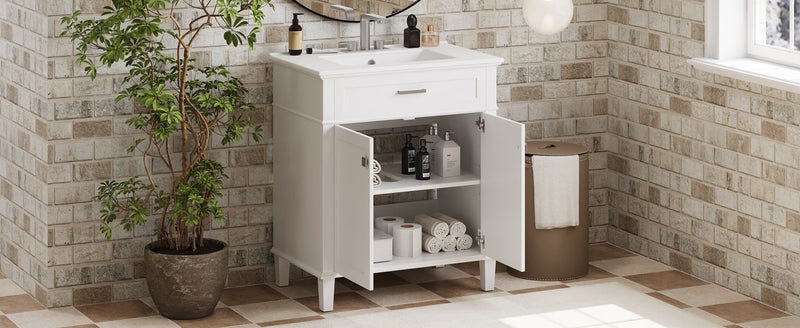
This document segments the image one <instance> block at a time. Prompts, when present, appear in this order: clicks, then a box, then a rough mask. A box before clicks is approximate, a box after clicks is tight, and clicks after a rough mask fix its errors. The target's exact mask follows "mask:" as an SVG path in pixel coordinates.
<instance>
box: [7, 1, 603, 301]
mask: <svg viewBox="0 0 800 328" xmlns="http://www.w3.org/2000/svg"><path fill="white" fill-rule="evenodd" d="M109 2H110V0H80V1H72V0H52V1H42V0H36V1H35V0H0V50H2V52H0V95H2V98H1V99H0V118H2V119H1V120H0V196H1V197H0V224H1V225H0V232H1V233H2V242H1V243H0V250H2V257H0V271H1V272H2V274H3V275H6V276H8V277H10V278H11V279H13V280H14V281H15V282H17V283H19V284H20V285H22V286H23V287H24V288H25V289H26V290H27V291H28V292H30V293H31V294H33V295H35V296H36V298H37V299H39V300H40V301H41V302H42V303H43V304H45V305H47V306H49V307H53V306H64V305H79V304H88V303H97V302H107V301H112V300H122V299H130V298H137V297H142V296H146V295H147V289H146V284H145V282H144V280H143V272H142V271H143V270H142V269H143V268H142V264H141V257H142V253H143V246H144V245H145V244H147V243H148V242H149V241H150V240H151V239H152V237H151V235H152V231H153V225H152V224H149V225H146V226H143V227H139V228H137V229H136V230H135V231H133V232H125V231H123V230H122V229H115V231H114V233H113V239H112V240H110V241H107V240H105V238H104V236H103V235H102V234H101V233H100V231H99V225H100V223H99V221H98V218H99V217H98V214H97V213H98V206H97V204H96V203H95V202H92V200H91V199H92V197H93V196H94V194H95V190H96V188H97V186H98V184H99V183H100V182H101V181H103V180H106V179H112V178H113V179H116V178H127V177H131V176H134V175H141V174H143V168H142V166H141V159H140V158H138V157H131V156H129V155H128V154H126V153H125V152H124V149H126V148H127V147H128V146H130V145H131V144H132V142H133V140H134V139H135V138H137V137H138V136H137V135H136V134H135V133H134V131H132V130H131V129H130V128H129V127H127V126H126V125H125V124H124V122H125V120H126V119H127V118H129V117H130V116H131V114H132V112H133V109H132V106H131V104H130V103H125V102H123V103H120V104H116V103H114V101H113V99H114V97H115V93H116V92H118V91H120V89H121V86H120V83H121V79H122V77H123V76H124V72H125V71H124V68H121V67H116V66H115V67H112V68H106V69H103V71H101V72H100V74H99V75H98V78H97V79H96V80H95V81H91V80H90V79H89V78H88V77H86V76H84V75H83V71H82V69H81V68H80V67H78V66H76V65H75V64H74V58H73V57H72V53H73V45H72V44H71V42H70V41H69V40H68V39H65V38H59V37H58V35H59V33H60V32H61V30H62V29H61V27H60V25H59V23H58V21H59V19H60V18H61V17H63V16H64V15H67V14H69V13H71V12H72V11H73V10H78V9H80V10H82V11H83V12H84V13H87V14H96V13H98V12H99V11H101V10H102V7H103V6H105V5H106V4H107V3H109ZM594 2H598V3H596V4H595V3H594ZM600 2H602V1H593V0H578V1H576V4H577V6H576V16H575V23H574V24H572V25H571V26H570V27H569V28H568V29H567V30H566V31H565V32H563V33H561V34H560V35H556V36H541V35H537V34H534V33H532V32H530V31H529V29H528V28H527V26H526V25H525V23H524V21H523V18H522V14H521V10H520V8H521V7H522V5H521V1H518V0H493V1H483V0H480V1H479V0H435V1H434V0H422V1H421V2H420V3H419V4H418V5H417V6H415V7H414V8H413V9H412V10H410V11H409V13H415V14H417V15H418V16H419V17H420V26H424V25H425V24H434V25H435V26H436V30H438V31H441V35H442V39H443V40H447V41H448V42H450V43H454V44H457V45H460V46H464V47H467V48H472V49H478V50H479V51H483V52H486V53H490V54H494V55H497V56H500V57H503V58H504V59H505V64H503V66H501V67H500V68H499V70H498V83H499V86H498V100H499V106H500V110H499V112H500V113H501V114H502V115H504V116H506V117H509V118H511V119H514V120H517V121H520V122H523V123H525V124H526V125H527V137H528V139H551V140H563V141H570V142H575V143H580V144H583V145H585V146H587V147H589V148H590V149H591V150H592V151H593V152H594V153H593V154H592V156H591V157H590V162H591V168H592V171H591V186H592V191H591V196H592V199H591V205H592V209H591V215H592V223H593V227H592V229H591V233H592V237H591V239H592V241H595V242H598V241H605V240H606V225H607V222H608V216H607V213H608V209H607V205H606V200H607V191H606V189H605V176H606V173H605V170H606V169H605V165H606V154H607V150H608V149H610V148H609V147H611V146H613V145H614V143H613V142H611V141H612V139H609V138H608V136H609V134H608V133H607V128H608V126H607V115H606V114H607V110H608V102H607V91H608V71H609V70H608V58H607V53H608V42H607V40H606V38H607V23H606V12H607V9H606V5H605V4H603V3H600ZM274 4H275V7H276V10H275V11H274V12H272V11H268V13H267V19H266V22H265V26H264V28H263V32H262V33H261V34H260V35H259V37H258V43H257V45H256V47H255V49H254V50H253V51H247V49H245V48H231V47H226V46H224V41H223V40H222V38H221V37H220V38H205V39H202V40H199V41H198V42H200V43H201V44H202V46H201V47H200V48H198V49H197V51H196V52H195V57H197V58H198V62H199V64H207V65H229V66H230V69H231V70H232V71H233V72H234V73H235V74H236V75H237V76H239V77H240V78H242V79H243V80H244V81H245V82H246V83H247V85H248V87H249V88H250V90H251V100H252V101H253V102H254V103H256V104H257V110H256V111H255V112H254V113H252V117H253V119H254V120H255V121H257V122H259V123H262V124H263V126H264V130H265V133H264V137H265V138H264V140H263V141H262V142H261V143H256V142H254V141H252V140H245V141H242V142H240V143H237V144H235V145H232V146H230V147H227V148H223V147H221V146H220V145H219V144H218V143H215V147H214V149H213V150H212V151H210V152H209V154H210V155H211V156H213V158H215V159H217V160H218V161H220V162H221V163H223V165H225V166H226V168H227V173H228V175H229V176H230V179H229V180H228V181H226V183H225V190H224V196H223V197H222V199H221V203H222V204H224V206H225V208H226V213H227V214H228V215H229V217H230V221H229V222H228V224H227V225H226V226H225V227H220V226H213V227H212V230H211V231H210V232H209V233H208V236H209V237H213V238H218V239H221V240H224V241H227V242H229V244H230V245H231V257H230V263H229V267H230V271H229V272H230V273H229V278H228V285H229V286H238V285H247V284H257V283H263V282H265V281H271V280H272V279H273V265H272V256H271V255H270V254H269V249H270V247H271V239H272V229H271V222H272V216H271V210H272V186H271V183H272V174H273V172H272V164H271V163H272V151H271V150H272V147H271V144H272V139H271V106H270V104H271V102H272V87H271V86H272V82H271V67H270V64H269V59H268V56H267V54H268V53H269V52H274V51H285V50H286V41H287V33H286V31H287V28H288V25H290V24H291V13H293V12H298V11H302V9H301V8H300V7H299V6H297V5H295V4H294V3H293V2H291V1H289V0H277V1H274ZM180 11H181V12H182V13H183V14H184V18H186V19H188V18H189V17H191V12H190V11H189V10H188V9H187V8H185V7H184V8H181V9H180ZM302 24H303V28H304V37H305V40H306V41H305V44H306V45H307V46H322V47H326V48H329V47H335V46H337V44H338V42H339V41H342V40H357V39H358V25H357V24H340V23H337V22H332V21H329V20H323V19H321V18H319V17H318V16H315V15H312V14H310V13H306V16H304V17H303V23H302ZM404 27H405V15H402V16H401V17H398V18H394V19H391V20H390V21H389V22H388V23H382V24H378V25H377V27H376V36H377V37H379V38H384V39H386V38H391V39H393V41H394V42H395V43H399V42H401V41H402V31H403V28H404ZM160 173H163V172H160ZM413 197H418V196H413ZM419 197H425V195H419ZM299 276H301V274H300V273H299V272H297V273H296V274H295V277H299Z"/></svg>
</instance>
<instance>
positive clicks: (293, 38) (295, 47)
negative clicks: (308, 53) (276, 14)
mask: <svg viewBox="0 0 800 328" xmlns="http://www.w3.org/2000/svg"><path fill="white" fill-rule="evenodd" d="M302 14H303V13H294V18H293V19H292V25H291V26H289V54H290V55H292V56H297V55H299V54H301V53H303V27H302V26H300V20H299V19H298V18H297V16H299V15H302Z"/></svg>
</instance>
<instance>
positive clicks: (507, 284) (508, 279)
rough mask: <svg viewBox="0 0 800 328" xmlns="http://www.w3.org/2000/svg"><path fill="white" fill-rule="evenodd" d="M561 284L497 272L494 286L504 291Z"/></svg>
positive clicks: (559, 283)
mask: <svg viewBox="0 0 800 328" xmlns="http://www.w3.org/2000/svg"><path fill="white" fill-rule="evenodd" d="M555 285H561V282H560V281H538V280H528V279H522V278H517V277H514V276H512V275H510V274H508V273H507V272H503V273H498V274H497V275H496V276H495V279H494V286H495V287H497V288H500V289H502V290H506V291H512V290H520V289H531V288H540V287H547V286H555Z"/></svg>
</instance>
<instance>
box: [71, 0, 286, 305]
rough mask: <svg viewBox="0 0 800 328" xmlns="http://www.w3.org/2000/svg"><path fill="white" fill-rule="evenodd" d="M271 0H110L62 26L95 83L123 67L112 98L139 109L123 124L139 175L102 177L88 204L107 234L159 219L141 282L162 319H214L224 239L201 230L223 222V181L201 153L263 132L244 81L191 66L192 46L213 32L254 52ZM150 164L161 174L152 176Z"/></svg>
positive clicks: (217, 69) (219, 170)
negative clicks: (107, 70) (130, 134)
mask: <svg viewBox="0 0 800 328" xmlns="http://www.w3.org/2000/svg"><path fill="white" fill-rule="evenodd" d="M270 1H271V0H112V1H111V5H110V6H107V7H105V8H104V12H103V13H102V15H101V16H100V18H94V19H81V17H80V16H81V12H80V11H76V12H75V13H73V14H72V15H70V16H67V17H64V18H63V19H62V21H61V23H62V24H63V25H64V26H65V27H66V28H65V32H64V33H63V34H62V36H64V35H66V36H70V37H71V39H72V41H73V42H75V44H76V52H77V62H78V63H79V64H80V65H82V66H84V69H85V71H86V73H87V74H88V75H89V76H91V78H92V79H94V78H95V77H96V76H97V68H98V67H99V66H108V67H110V66H112V65H114V64H116V63H122V64H124V65H125V66H126V67H127V69H129V73H128V75H127V76H126V77H125V78H124V80H123V84H124V85H125V86H126V87H125V89H124V90H123V91H122V92H121V93H120V94H119V95H118V97H117V98H116V99H117V101H121V100H125V99H129V100H131V101H132V102H133V103H134V104H135V106H136V109H137V110H136V115H135V116H133V117H132V118H130V119H129V120H127V122H126V123H127V124H128V125H130V126H132V127H134V128H136V129H138V130H139V131H140V132H142V133H143V134H144V135H145V137H144V138H141V139H138V140H136V142H135V144H133V145H131V147H130V148H129V149H128V152H130V153H137V152H138V153H140V155H141V157H142V162H143V165H144V168H145V172H146V176H144V177H133V178H130V179H128V180H124V181H113V180H111V181H104V182H102V183H101V185H100V187H99V188H98V189H97V195H96V196H95V199H96V200H98V201H100V202H101V210H100V217H101V219H102V222H103V225H102V227H101V230H102V231H103V232H104V233H105V236H106V238H111V233H112V224H121V225H122V227H123V228H124V229H125V230H128V231H130V230H131V229H133V228H134V226H135V225H140V224H143V223H145V222H146V221H147V220H148V219H155V220H158V221H157V222H156V226H157V228H156V235H157V240H156V241H154V242H152V243H150V244H149V245H148V246H147V247H146V250H145V268H146V278H147V284H148V287H149V290H150V294H151V295H152V297H153V301H154V302H155V304H156V306H157V308H158V310H159V311H160V312H161V314H162V315H164V316H166V317H169V318H174V319H192V318H199V317H203V316H207V315H209V314H211V313H212V312H213V311H214V307H215V306H216V304H217V302H218V301H219V297H220V294H221V292H222V289H223V288H224V285H225V279H226V278H227V264H228V260H227V254H228V250H227V247H226V245H225V243H223V242H220V241H216V240H211V239H206V238H203V226H204V225H209V224H210V222H211V221H212V220H214V221H218V222H220V223H223V224H224V222H225V220H226V217H225V216H224V215H223V213H222V209H221V208H220V206H219V204H218V203H217V198H218V197H219V196H220V195H221V192H220V190H221V188H222V183H223V179H225V178H226V175H225V173H224V169H223V166H222V165H221V164H220V163H218V162H217V161H215V160H213V159H211V158H209V157H208V156H207V153H206V151H207V149H208V147H209V145H210V143H211V141H212V138H221V143H222V144H223V145H226V144H229V143H231V142H235V141H239V140H241V139H242V138H243V137H245V136H246V135H248V134H249V135H252V138H253V139H254V140H256V141H258V140H259V139H260V132H261V128H260V126H258V125H255V124H253V122H251V121H250V119H249V118H248V117H247V111H249V110H252V109H253V106H252V105H251V104H249V103H248V102H247V94H248V90H247V88H246V87H245V86H244V85H243V83H242V81H240V80H239V79H237V78H236V77H234V76H232V75H231V74H230V72H229V71H228V70H227V69H225V67H222V66H217V67H198V66H195V65H194V62H195V60H194V58H192V57H191V56H192V49H193V48H192V47H193V46H195V45H196V42H197V40H198V39H199V38H200V37H201V35H203V34H204V32H207V31H209V30H210V29H212V28H220V29H222V30H223V31H224V34H223V35H224V39H225V41H226V43H227V44H228V45H232V46H239V45H244V44H247V45H248V46H249V47H250V48H251V49H252V47H253V44H254V43H255V42H256V34H257V33H258V32H259V28H258V27H259V26H261V21H262V19H263V18H264V12H263V11H262V7H264V6H265V5H270V6H272V4H271V3H270ZM178 9H179V10H178ZM176 10H177V11H176ZM179 12H180V13H179ZM186 17H189V18H188V19H187V18H186ZM187 22H188V23H187ZM251 23H254V24H255V26H254V27H249V26H252V25H251ZM248 28H249V30H247V29H248ZM168 45H171V46H172V47H174V48H168ZM175 145H177V146H175ZM151 158H152V159H154V161H161V162H162V163H163V165H164V167H166V168H167V170H168V173H167V174H165V175H162V176H157V175H155V174H154V171H153V167H152V163H153V162H154V161H148V159H151ZM156 181H167V183H162V184H161V185H158V184H157V183H156Z"/></svg>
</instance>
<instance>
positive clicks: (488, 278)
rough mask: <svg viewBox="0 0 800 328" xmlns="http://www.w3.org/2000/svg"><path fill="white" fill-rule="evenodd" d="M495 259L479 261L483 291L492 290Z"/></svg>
mask: <svg viewBox="0 0 800 328" xmlns="http://www.w3.org/2000/svg"><path fill="white" fill-rule="evenodd" d="M496 263H497V262H495V260H483V261H481V262H480V267H481V289H483V290H484V291H487V292H489V291H493V290H494V271H495V268H494V267H495V264H496Z"/></svg>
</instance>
